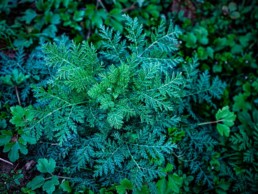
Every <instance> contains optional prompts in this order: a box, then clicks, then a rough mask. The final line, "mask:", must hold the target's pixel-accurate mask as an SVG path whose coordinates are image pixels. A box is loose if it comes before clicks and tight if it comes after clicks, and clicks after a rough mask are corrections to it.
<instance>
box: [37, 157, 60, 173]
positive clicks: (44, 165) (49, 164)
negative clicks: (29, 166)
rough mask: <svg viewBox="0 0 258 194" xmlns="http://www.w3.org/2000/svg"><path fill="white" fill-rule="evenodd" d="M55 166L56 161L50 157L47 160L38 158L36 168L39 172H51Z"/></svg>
mask: <svg viewBox="0 0 258 194" xmlns="http://www.w3.org/2000/svg"><path fill="white" fill-rule="evenodd" d="M55 167H56V162H55V160H53V159H52V158H50V159H49V160H47V159H46V158H41V159H39V160H38V164H37V169H38V171H40V172H41V173H53V172H54V170H55Z"/></svg>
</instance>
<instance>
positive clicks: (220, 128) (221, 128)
mask: <svg viewBox="0 0 258 194" xmlns="http://www.w3.org/2000/svg"><path fill="white" fill-rule="evenodd" d="M217 129H218V132H219V134H220V135H221V136H225V137H229V133H230V128H229V127H228V126H227V125H224V124H220V123H218V124H217Z"/></svg>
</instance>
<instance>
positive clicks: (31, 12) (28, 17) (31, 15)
mask: <svg viewBox="0 0 258 194" xmlns="http://www.w3.org/2000/svg"><path fill="white" fill-rule="evenodd" d="M36 16H37V13H36V12H35V11H34V10H32V9H27V10H26V11H25V13H24V16H23V17H22V18H21V19H22V20H23V21H25V22H26V24H30V23H31V21H32V20H33V19H34V18H35V17H36Z"/></svg>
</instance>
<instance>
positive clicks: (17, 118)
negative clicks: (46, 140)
mask: <svg viewBox="0 0 258 194" xmlns="http://www.w3.org/2000/svg"><path fill="white" fill-rule="evenodd" d="M11 112H12V114H13V117H12V119H11V120H10V122H11V123H12V124H14V125H15V127H16V128H15V130H1V131H0V132H1V135H0V140H1V143H0V146H4V149H3V151H4V152H8V157H9V159H10V160H11V161H12V162H14V161H16V160H17V159H19V152H20V153H22V154H24V155H26V154H28V149H27V144H35V143H36V139H35V138H34V137H32V136H31V135H29V134H28V133H26V132H25V131H24V129H23V127H25V126H26V123H27V122H30V121H31V120H32V117H31V116H32V115H31V113H30V112H29V111H28V109H27V108H25V109H24V108H22V107H20V106H15V107H11Z"/></svg>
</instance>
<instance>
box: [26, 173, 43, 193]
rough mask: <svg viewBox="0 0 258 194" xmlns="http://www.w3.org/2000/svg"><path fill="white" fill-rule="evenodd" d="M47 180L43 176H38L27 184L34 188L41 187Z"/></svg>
mask: <svg viewBox="0 0 258 194" xmlns="http://www.w3.org/2000/svg"><path fill="white" fill-rule="evenodd" d="M44 182H45V179H44V177H43V176H36V177H34V178H33V179H32V181H30V182H29V183H28V184H27V187H29V188H30V189H32V190H35V189H38V188H40V187H41V186H42V185H43V184H44Z"/></svg>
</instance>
